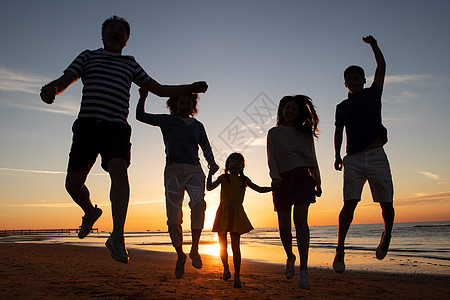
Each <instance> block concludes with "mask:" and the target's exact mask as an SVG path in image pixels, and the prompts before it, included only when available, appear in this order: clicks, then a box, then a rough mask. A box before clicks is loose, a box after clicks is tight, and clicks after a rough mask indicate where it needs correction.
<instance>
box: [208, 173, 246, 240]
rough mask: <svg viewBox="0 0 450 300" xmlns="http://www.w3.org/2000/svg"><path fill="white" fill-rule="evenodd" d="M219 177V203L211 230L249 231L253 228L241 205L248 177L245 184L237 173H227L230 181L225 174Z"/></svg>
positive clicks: (241, 232)
mask: <svg viewBox="0 0 450 300" xmlns="http://www.w3.org/2000/svg"><path fill="white" fill-rule="evenodd" d="M220 177H222V182H221V191H220V204H219V207H218V208H217V212H216V218H215V220H214V225H213V228H212V231H213V232H219V233H223V232H235V233H238V234H243V233H246V232H249V231H250V230H252V229H253V226H252V224H251V223H250V220H249V219H248V217H247V214H246V213H245V211H244V206H243V205H242V203H243V202H244V195H245V188H246V187H247V183H248V181H249V179H248V178H245V185H243V182H242V178H241V177H239V176H237V175H233V174H229V175H228V178H229V180H230V181H228V179H227V176H226V175H225V174H222V175H220Z"/></svg>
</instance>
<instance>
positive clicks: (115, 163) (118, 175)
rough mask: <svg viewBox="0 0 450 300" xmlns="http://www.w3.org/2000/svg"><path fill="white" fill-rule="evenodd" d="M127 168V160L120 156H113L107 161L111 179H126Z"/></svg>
mask: <svg viewBox="0 0 450 300" xmlns="http://www.w3.org/2000/svg"><path fill="white" fill-rule="evenodd" d="M127 170H128V165H127V162H126V161H125V160H124V159H122V158H113V159H111V160H110V161H109V162H108V172H109V175H110V176H111V179H112V180H114V179H117V180H127V178H128V172H127Z"/></svg>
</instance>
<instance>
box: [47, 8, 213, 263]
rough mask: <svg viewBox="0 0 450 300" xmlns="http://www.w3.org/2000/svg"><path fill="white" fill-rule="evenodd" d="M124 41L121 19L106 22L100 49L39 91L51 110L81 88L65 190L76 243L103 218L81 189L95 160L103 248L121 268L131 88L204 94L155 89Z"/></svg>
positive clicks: (126, 32) (194, 87) (198, 86)
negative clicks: (102, 174)
mask: <svg viewBox="0 0 450 300" xmlns="http://www.w3.org/2000/svg"><path fill="white" fill-rule="evenodd" d="M129 36H130V26H129V24H128V22H127V21H126V20H125V19H124V18H119V17H117V16H113V17H112V18H109V19H107V20H106V21H105V22H104V23H103V25H102V40H103V46H104V47H103V48H100V49H98V50H85V51H83V52H82V53H81V54H80V55H78V57H77V58H76V59H75V60H74V61H73V62H72V63H71V64H70V65H69V67H68V68H67V69H66V70H64V74H63V75H62V76H61V77H59V78H58V79H56V80H54V81H52V82H50V83H49V84H47V85H44V86H43V87H42V89H41V99H42V100H43V101H44V102H45V103H48V104H52V103H53V102H54V100H55V96H56V95H59V94H60V93H62V92H63V91H64V90H65V89H66V88H67V87H69V86H70V85H71V84H72V83H74V82H75V81H77V80H78V79H79V78H81V80H82V82H83V93H82V100H81V107H80V111H79V114H78V118H77V120H75V122H74V124H73V127H72V130H73V141H72V147H71V149H70V154H69V163H68V167H67V176H66V189H67V191H68V193H69V194H70V196H71V197H72V199H73V200H74V201H75V202H76V203H77V204H78V205H79V206H80V207H81V208H82V209H83V211H84V213H85V215H84V217H83V221H82V224H81V227H80V231H79V234H78V237H79V238H84V237H85V236H87V235H88V234H89V232H90V231H91V229H92V226H93V225H94V223H95V221H96V220H97V219H98V218H99V217H100V216H101V214H102V210H101V209H100V208H98V207H97V205H96V206H93V205H92V202H91V199H90V194H89V190H88V188H87V187H86V185H85V182H86V178H87V175H88V174H89V171H90V170H91V168H92V166H93V165H94V163H95V160H96V159H97V156H98V154H100V155H101V157H102V168H103V169H104V170H105V171H107V172H108V173H109V175H110V178H111V192H110V200H111V209H112V216H113V231H112V233H111V236H110V237H109V238H108V240H107V241H106V246H107V248H108V249H109V250H110V252H111V256H112V257H113V258H114V259H115V260H117V261H119V262H122V263H127V262H128V252H127V250H126V247H125V241H124V225H125V219H126V214H127V209H128V201H129V196H130V187H129V182H128V171H127V169H128V166H129V165H130V158H131V143H130V138H131V128H130V125H129V124H128V122H127V118H128V112H129V99H130V88H131V83H132V82H134V83H135V84H137V85H138V86H140V87H141V88H143V89H145V90H148V91H150V92H151V93H153V94H155V95H157V96H160V97H172V96H178V95H182V94H190V93H204V92H206V90H207V89H208V85H207V84H206V82H203V81H201V82H195V83H192V84H190V85H177V86H170V85H161V84H159V83H158V82H157V81H155V80H154V79H152V78H151V77H150V76H149V75H148V74H147V73H146V72H145V71H144V70H143V69H142V68H141V66H140V65H139V64H138V63H137V62H136V60H135V59H134V57H132V56H125V55H122V50H123V48H124V47H125V45H126V43H127V41H128V38H129Z"/></svg>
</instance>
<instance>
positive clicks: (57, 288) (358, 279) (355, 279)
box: [0, 243, 450, 299]
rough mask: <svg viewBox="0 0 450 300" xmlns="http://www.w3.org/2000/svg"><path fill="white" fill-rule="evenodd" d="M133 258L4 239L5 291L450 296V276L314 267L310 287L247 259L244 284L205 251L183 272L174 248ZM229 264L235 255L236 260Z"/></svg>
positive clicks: (10, 294)
mask: <svg viewBox="0 0 450 300" xmlns="http://www.w3.org/2000/svg"><path fill="white" fill-rule="evenodd" d="M129 252H130V263H129V264H121V263H118V262H116V261H114V260H113V259H112V258H111V257H110V255H109V252H108V250H107V249H106V248H105V247H103V248H102V247H89V246H82V247H80V246H77V245H64V244H45V243H41V244H35V243H0V279H1V281H0V282H1V287H0V298H5V299H7V298H20V299H38V298H46V299H49V298H57V297H64V298H65V299H74V298H77V299H80V298H82V299H88V298H108V299H111V298H113V299H117V298H125V299H154V298H158V299H181V298H219V299H225V298H237V299H250V298H258V299H259V298H262V297H264V298H266V299H286V298H291V299H295V298H302V297H310V298H319V299H320V298H330V297H331V298H333V299H345V298H348V297H352V298H366V299H381V298H383V299H398V298H409V299H425V298H426V299H446V298H447V297H448V295H449V294H450V287H449V285H448V282H449V279H450V276H448V275H428V274H426V275H425V274H395V273H386V272H366V271H351V270H350V271H346V272H344V273H343V274H336V273H334V272H333V271H332V270H331V269H322V268H310V269H309V275H310V280H311V289H310V290H302V289H300V288H299V287H298V267H297V269H296V276H295V277H294V278H293V279H291V280H287V279H286V278H285V277H284V266H283V265H280V264H274V263H262V262H256V261H252V260H248V259H244V260H243V262H242V269H241V280H242V282H243V287H242V289H234V288H233V283H232V280H229V281H227V282H226V281H223V280H222V279H221V275H222V271H223V269H222V264H221V261H220V259H219V258H218V257H215V256H210V255H202V259H203V268H202V269H200V270H198V269H195V268H194V267H193V266H192V265H191V261H190V260H189V259H188V260H187V262H186V271H185V274H184V276H183V277H182V278H181V279H176V278H175V276H174V267H175V261H176V255H175V253H168V252H158V251H150V250H145V251H144V250H139V249H135V248H130V249H129ZM230 265H231V266H232V262H231V259H230Z"/></svg>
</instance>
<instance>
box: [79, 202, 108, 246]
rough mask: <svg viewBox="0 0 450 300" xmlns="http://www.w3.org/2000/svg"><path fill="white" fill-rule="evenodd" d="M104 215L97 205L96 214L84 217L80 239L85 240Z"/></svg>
mask: <svg viewBox="0 0 450 300" xmlns="http://www.w3.org/2000/svg"><path fill="white" fill-rule="evenodd" d="M101 215H102V210H101V209H100V208H98V207H97V205H95V207H94V212H93V213H92V214H90V215H84V217H83V221H82V222H81V226H80V231H79V232H78V238H80V239H83V238H85V237H86V236H87V235H88V234H89V233H90V232H91V230H92V226H93V225H94V223H95V221H97V219H98V218H100V216H101Z"/></svg>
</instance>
